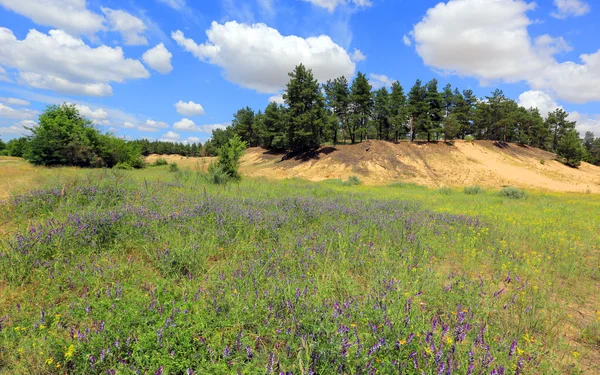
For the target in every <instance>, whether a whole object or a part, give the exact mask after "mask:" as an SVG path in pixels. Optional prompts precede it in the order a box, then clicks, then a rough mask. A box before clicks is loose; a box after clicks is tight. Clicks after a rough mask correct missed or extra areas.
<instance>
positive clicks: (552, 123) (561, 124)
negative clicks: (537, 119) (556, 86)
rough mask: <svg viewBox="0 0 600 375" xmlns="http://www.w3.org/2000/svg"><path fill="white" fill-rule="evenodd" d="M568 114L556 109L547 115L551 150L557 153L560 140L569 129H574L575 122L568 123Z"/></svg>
mask: <svg viewBox="0 0 600 375" xmlns="http://www.w3.org/2000/svg"><path fill="white" fill-rule="evenodd" d="M567 117H569V114H568V113H567V112H565V110H563V109H562V108H557V109H556V110H554V111H553V112H550V113H549V114H548V119H546V124H547V126H548V128H549V129H550V132H551V133H552V150H553V151H557V148H558V143H559V142H560V139H561V138H562V137H563V136H565V135H566V134H567V132H569V131H570V130H571V129H575V122H574V121H568V120H567Z"/></svg>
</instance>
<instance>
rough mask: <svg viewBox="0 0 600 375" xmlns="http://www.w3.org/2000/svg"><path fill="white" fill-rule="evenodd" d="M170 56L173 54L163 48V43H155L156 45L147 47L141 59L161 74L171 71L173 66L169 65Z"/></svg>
mask: <svg viewBox="0 0 600 375" xmlns="http://www.w3.org/2000/svg"><path fill="white" fill-rule="evenodd" d="M171 57H173V54H172V53H171V52H169V50H167V49H166V48H165V45H164V44H163V43H160V44H158V45H156V47H154V48H151V49H149V50H148V51H146V52H145V53H144V54H143V55H142V60H144V62H145V63H146V65H148V66H149V67H151V68H152V69H154V70H156V71H157V72H159V73H161V74H168V73H171V71H172V70H173V66H172V65H171Z"/></svg>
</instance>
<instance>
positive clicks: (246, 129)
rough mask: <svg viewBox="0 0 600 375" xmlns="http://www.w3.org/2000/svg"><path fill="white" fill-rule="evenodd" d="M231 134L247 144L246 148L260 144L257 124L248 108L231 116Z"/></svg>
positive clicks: (254, 115)
mask: <svg viewBox="0 0 600 375" xmlns="http://www.w3.org/2000/svg"><path fill="white" fill-rule="evenodd" d="M231 126H232V128H233V132H234V133H235V134H237V135H239V136H240V138H241V139H243V140H244V141H246V142H247V144H248V146H250V147H256V146H258V145H259V143H260V129H259V122H258V121H256V114H255V113H254V111H253V110H252V108H250V107H246V108H242V109H240V110H238V111H237V112H236V113H235V114H234V115H233V121H232V122H231Z"/></svg>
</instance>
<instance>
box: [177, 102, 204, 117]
mask: <svg viewBox="0 0 600 375" xmlns="http://www.w3.org/2000/svg"><path fill="white" fill-rule="evenodd" d="M175 108H176V109H177V113H179V114H180V115H182V116H203V115H204V108H202V106H201V105H200V104H198V103H194V102H193V101H191V100H190V101H189V102H187V103H186V102H184V101H182V100H180V101H179V102H177V103H175Z"/></svg>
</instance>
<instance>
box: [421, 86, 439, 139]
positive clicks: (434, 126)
mask: <svg viewBox="0 0 600 375" xmlns="http://www.w3.org/2000/svg"><path fill="white" fill-rule="evenodd" d="M425 88H426V92H427V93H426V94H425V100H426V102H427V104H428V105H429V110H428V112H427V115H428V116H427V121H425V122H424V123H423V125H425V126H424V128H423V129H422V131H423V132H426V133H427V141H430V140H431V133H435V134H436V135H437V134H438V133H439V132H440V131H441V128H442V126H441V125H442V120H443V119H444V98H443V96H442V94H441V93H440V92H439V91H438V81H437V79H435V78H434V79H432V80H431V81H429V82H427V85H425Z"/></svg>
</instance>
